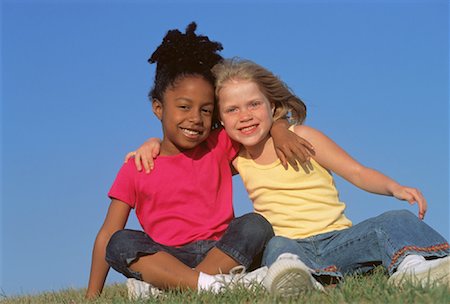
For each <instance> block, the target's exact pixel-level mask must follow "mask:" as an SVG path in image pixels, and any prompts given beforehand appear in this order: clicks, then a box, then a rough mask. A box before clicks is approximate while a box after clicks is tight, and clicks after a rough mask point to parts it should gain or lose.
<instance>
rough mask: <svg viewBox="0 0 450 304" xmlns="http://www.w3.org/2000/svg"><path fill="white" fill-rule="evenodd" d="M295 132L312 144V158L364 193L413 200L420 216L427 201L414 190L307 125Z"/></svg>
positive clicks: (421, 216) (411, 202)
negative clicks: (354, 157) (375, 168)
mask: <svg viewBox="0 0 450 304" xmlns="http://www.w3.org/2000/svg"><path fill="white" fill-rule="evenodd" d="M295 133H297V134H298V135H299V136H302V137H303V138H305V139H306V140H308V141H309V142H310V143H311V144H312V145H314V148H315V152H316V154H315V156H313V158H314V160H316V161H317V162H318V163H319V164H320V165H322V166H323V167H324V168H326V169H328V170H331V171H333V172H335V173H336V174H338V175H339V176H341V177H343V178H344V179H346V180H347V181H349V182H351V183H352V184H354V185H355V186H357V187H359V188H361V189H363V190H366V191H368V192H372V193H376V194H383V195H390V196H394V197H396V198H397V199H400V200H406V201H408V202H409V203H410V204H413V203H414V202H417V204H418V206H419V218H421V219H423V217H424V215H425V212H426V210H427V202H426V200H425V198H424V197H423V195H422V194H421V193H420V191H419V190H418V189H415V188H410V187H405V186H402V185H400V184H398V183H397V182H396V181H395V180H393V179H391V178H389V177H388V176H386V175H384V174H382V173H380V172H378V171H376V170H374V169H371V168H367V167H365V166H363V165H361V164H360V163H359V162H357V161H356V160H355V159H353V158H352V157H351V156H350V155H348V154H347V152H345V151H344V150H343V149H342V148H341V147H339V146H338V145H337V144H336V143H335V142H334V141H332V140H331V139H330V138H328V137H327V136H326V135H324V134H323V133H321V132H319V131H317V130H315V129H313V128H311V127H307V126H297V127H296V128H295Z"/></svg>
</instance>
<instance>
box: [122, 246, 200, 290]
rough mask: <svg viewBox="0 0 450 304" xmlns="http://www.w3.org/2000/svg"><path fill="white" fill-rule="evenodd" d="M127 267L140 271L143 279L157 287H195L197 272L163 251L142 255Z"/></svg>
mask: <svg viewBox="0 0 450 304" xmlns="http://www.w3.org/2000/svg"><path fill="white" fill-rule="evenodd" d="M129 268H130V269H131V270H133V271H135V272H138V273H140V274H141V277H142V280H143V281H145V282H147V283H150V284H151V285H153V286H156V287H159V288H163V289H169V288H180V289H186V288H190V289H197V282H198V276H199V273H198V272H197V271H195V270H193V269H192V268H190V267H188V266H186V265H185V264H183V263H182V262H180V261H179V260H178V259H177V258H175V257H174V256H172V255H170V254H169V253H167V252H164V251H160V252H157V253H155V254H152V255H146V256H143V257H141V258H139V259H137V260H136V261H135V262H133V263H131V264H130V266H129Z"/></svg>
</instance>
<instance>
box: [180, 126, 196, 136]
mask: <svg viewBox="0 0 450 304" xmlns="http://www.w3.org/2000/svg"><path fill="white" fill-rule="evenodd" d="M181 130H182V131H183V133H185V134H186V135H189V136H196V135H200V133H201V132H200V131H197V130H192V129H186V128H181Z"/></svg>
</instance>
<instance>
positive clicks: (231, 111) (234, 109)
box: [225, 108, 237, 113]
mask: <svg viewBox="0 0 450 304" xmlns="http://www.w3.org/2000/svg"><path fill="white" fill-rule="evenodd" d="M234 112H237V108H226V109H225V113H234Z"/></svg>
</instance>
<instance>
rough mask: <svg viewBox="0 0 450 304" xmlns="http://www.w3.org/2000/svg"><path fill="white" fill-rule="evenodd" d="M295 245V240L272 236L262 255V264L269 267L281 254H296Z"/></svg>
mask: <svg viewBox="0 0 450 304" xmlns="http://www.w3.org/2000/svg"><path fill="white" fill-rule="evenodd" d="M296 248H297V244H296V242H295V240H292V239H289V238H285V237H282V236H274V237H273V238H271V239H270V241H269V242H268V243H267V246H266V249H265V250H264V255H263V264H264V265H267V266H270V265H271V264H272V263H273V262H275V260H276V259H277V258H278V257H279V256H280V255H281V254H283V253H296V252H297V250H296Z"/></svg>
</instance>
